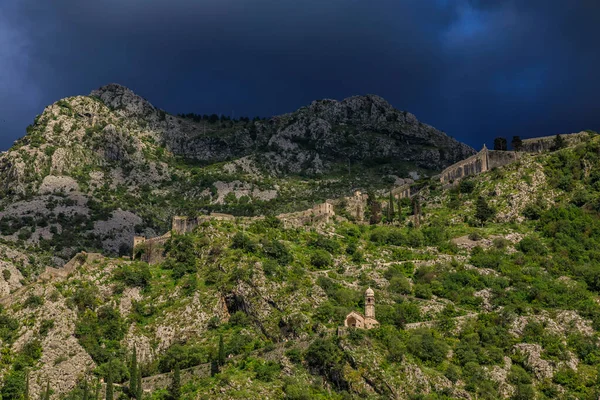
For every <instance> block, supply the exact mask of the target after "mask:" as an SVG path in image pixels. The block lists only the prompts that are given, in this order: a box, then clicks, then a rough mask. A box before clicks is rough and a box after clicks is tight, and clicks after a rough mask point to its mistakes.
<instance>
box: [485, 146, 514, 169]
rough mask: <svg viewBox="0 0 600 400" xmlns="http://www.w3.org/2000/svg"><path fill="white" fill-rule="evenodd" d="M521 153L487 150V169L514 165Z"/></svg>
mask: <svg viewBox="0 0 600 400" xmlns="http://www.w3.org/2000/svg"><path fill="white" fill-rule="evenodd" d="M521 155H522V153H520V152H516V151H498V150H488V169H493V168H498V167H502V166H503V165H508V164H511V163H514V162H515V161H517V160H518V159H519V158H521Z"/></svg>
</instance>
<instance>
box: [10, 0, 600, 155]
mask: <svg viewBox="0 0 600 400" xmlns="http://www.w3.org/2000/svg"><path fill="white" fill-rule="evenodd" d="M599 23H600V3H598V2H597V1H586V0H582V1H578V2H564V1H554V0H550V1H548V0H546V1H541V0H530V1H527V2H522V1H516V0H514V1H504V2H502V1H491V0H453V1H450V0H429V1H426V0H394V1H392V0H376V1H366V0H327V1H323V0H304V1H297V0H296V1H290V0H252V1H251V0H195V1H193V0H128V1H122V0H103V1H100V0H98V1H94V2H88V1H85V2H83V1H78V0H56V1H52V2H39V1H34V0H20V1H17V0H6V1H5V2H1V3H0V59H2V60H6V62H2V63H0V149H5V148H7V147H8V146H9V145H10V144H11V143H12V141H13V140H15V139H16V138H18V137H20V136H22V135H23V134H24V132H25V127H26V125H27V124H29V123H30V122H31V121H32V120H33V118H34V116H35V115H36V114H38V113H40V112H41V111H42V109H43V107H44V106H45V105H47V104H50V103H52V102H53V101H55V100H57V99H59V98H61V97H66V96H69V95H74V94H86V93H89V92H90V91H91V90H92V89H94V88H96V87H99V86H101V85H104V84H106V83H109V82H118V83H121V84H123V85H126V86H129V87H131V88H132V89H133V90H134V91H136V92H138V93H139V94H141V95H142V96H144V97H146V98H147V99H149V100H150V101H151V102H152V103H154V104H155V105H156V106H158V107H161V108H164V109H166V110H167V111H169V112H172V113H177V112H201V113H212V112H216V113H224V114H231V113H235V115H238V116H239V115H264V116H266V115H271V114H279V113H284V112H289V111H293V110H294V109H296V108H298V107H300V106H302V105H305V104H307V103H309V102H310V101H312V100H314V99H317V98H325V97H326V98H338V99H339V98H343V97H346V96H350V95H354V94H366V93H375V94H379V95H381V96H383V97H384V98H386V99H387V100H388V101H390V102H391V103H392V104H393V105H394V106H396V107H397V108H400V109H405V110H408V111H411V112H413V113H415V114H416V115H417V117H418V118H419V119H421V120H422V121H424V122H427V123H429V124H431V125H434V126H436V127H437V128H439V129H441V130H444V131H446V132H447V133H448V134H450V135H452V136H454V137H456V138H458V139H460V140H462V141H464V142H467V143H469V144H471V145H473V146H475V147H479V146H481V144H482V143H483V142H487V143H488V144H489V143H491V141H492V140H493V137H494V136H498V135H503V136H512V135H521V136H524V137H529V136H535V135H545V134H555V133H558V132H572V131H579V130H582V129H587V128H590V129H597V130H600V122H599V121H598V118H597V116H596V111H595V110H596V108H597V107H596V106H595V99H596V97H597V93H599V92H600V79H598V77H597V72H596V70H597V65H600V51H598V50H599V48H598V45H597V40H596V36H597V35H595V31H596V29H597V28H596V27H597V26H599Z"/></svg>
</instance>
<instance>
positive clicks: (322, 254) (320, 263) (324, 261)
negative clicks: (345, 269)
mask: <svg viewBox="0 0 600 400" xmlns="http://www.w3.org/2000/svg"><path fill="white" fill-rule="evenodd" d="M310 263H311V264H312V265H313V266H315V267H316V268H326V267H329V266H331V265H332V264H333V258H332V257H331V254H329V253H328V252H326V251H325V250H316V251H315V252H314V253H313V254H312V255H311V256H310Z"/></svg>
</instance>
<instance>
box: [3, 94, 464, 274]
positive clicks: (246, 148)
mask: <svg viewBox="0 0 600 400" xmlns="http://www.w3.org/2000/svg"><path fill="white" fill-rule="evenodd" d="M472 153H473V149H471V148H470V147H468V146H466V145H463V144H461V143H459V142H457V141H455V140H454V139H451V138H450V137H448V136H446V135H445V134H443V133H441V132H439V131H437V130H436V129H434V128H432V127H430V126H427V125H424V124H422V123H420V122H418V121H417V120H416V118H415V117H414V116H413V115H412V114H409V113H406V112H400V111H397V110H395V109H394V108H393V107H392V106H391V105H390V104H388V103H387V102H385V101H384V100H383V99H381V98H380V97H377V96H371V95H370V96H356V97H351V98H348V99H345V100H343V101H335V100H320V101H315V102H313V103H312V104H311V105H309V106H307V107H303V108H301V109H299V110H298V111H295V112H293V113H289V114H285V115H282V116H277V117H273V118H270V119H269V120H254V121H250V120H240V121H231V120H227V119H224V118H221V119H220V120H219V119H218V118H217V119H216V120H211V121H208V120H202V121H195V120H193V119H189V118H182V117H178V116H173V115H169V114H167V113H165V112H164V111H162V110H160V109H158V108H156V107H154V106H153V105H152V104H151V103H150V102H148V101H147V100H145V99H143V98H141V97H140V96H138V95H136V94H135V93H133V92H132V91H131V90H129V89H127V88H125V87H123V86H120V85H117V84H111V85H107V86H104V87H102V88H100V89H98V90H95V91H93V92H92V93H91V95H90V96H75V97H70V98H66V99H63V100H60V101H58V102H56V103H55V104H53V105H51V106H48V107H46V109H45V110H44V112H43V113H42V114H41V115H40V116H38V117H37V118H36V120H35V122H34V123H33V124H32V125H30V126H29V127H28V128H27V135H25V136H24V137H23V138H22V139H20V140H18V141H17V142H16V143H15V145H14V146H13V147H12V148H11V149H10V150H9V151H7V152H5V153H2V154H0V228H1V229H0V236H2V237H3V238H4V239H5V240H9V241H11V242H19V243H20V242H22V244H24V245H29V246H33V247H36V248H41V249H42V251H43V252H45V253H46V254H52V257H54V258H55V261H56V262H58V263H62V262H64V261H66V260H68V259H69V258H70V257H71V256H72V255H73V254H74V252H76V251H77V250H90V248H92V249H96V250H104V251H109V252H111V253H117V252H121V253H127V252H128V250H127V247H128V246H130V244H131V241H132V237H133V235H134V234H135V233H139V234H144V235H145V236H152V235H155V234H156V233H157V232H161V231H164V230H165V229H166V228H167V227H168V225H169V222H170V219H171V216H173V215H177V214H185V215H193V214H198V213H202V212H210V211H225V212H230V213H233V214H236V215H256V214H265V213H267V212H274V213H278V212H289V211H297V210H302V209H307V208H310V207H312V206H313V205H314V204H315V203H317V202H319V201H323V200H324V199H326V198H329V197H339V196H341V195H343V194H348V193H349V192H351V191H352V190H354V189H355V188H363V189H368V188H375V189H377V188H384V187H387V188H390V187H392V186H394V184H397V183H402V182H403V178H408V177H412V178H415V177H418V176H424V175H425V176H426V175H430V174H432V173H434V172H435V171H437V170H439V169H441V168H442V167H444V166H447V165H449V164H452V163H453V162H455V161H457V160H460V159H462V158H464V157H465V156H467V155H470V154H472ZM321 182H323V184H321ZM63 250H64V254H63ZM57 254H58V258H57Z"/></svg>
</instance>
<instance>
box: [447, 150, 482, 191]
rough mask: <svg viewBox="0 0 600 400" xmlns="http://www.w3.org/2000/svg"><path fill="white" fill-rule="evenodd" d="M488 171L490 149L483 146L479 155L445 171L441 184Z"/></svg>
mask: <svg viewBox="0 0 600 400" xmlns="http://www.w3.org/2000/svg"><path fill="white" fill-rule="evenodd" d="M488 169H489V167H488V149H487V147H485V146H483V149H482V150H481V151H480V152H479V153H477V154H475V155H473V156H471V157H469V158H466V159H464V160H462V161H459V162H457V163H456V164H454V165H451V166H449V167H448V168H446V169H445V170H443V171H442V172H441V173H440V175H439V177H440V182H442V183H451V182H453V181H456V180H459V179H461V178H464V177H466V176H471V175H477V174H480V173H482V172H485V171H487V170H488Z"/></svg>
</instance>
